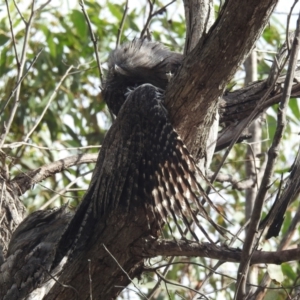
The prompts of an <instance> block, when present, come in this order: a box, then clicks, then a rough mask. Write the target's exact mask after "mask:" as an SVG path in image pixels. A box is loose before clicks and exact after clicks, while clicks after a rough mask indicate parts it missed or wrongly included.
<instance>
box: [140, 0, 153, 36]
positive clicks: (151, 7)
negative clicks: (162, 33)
mask: <svg viewBox="0 0 300 300" xmlns="http://www.w3.org/2000/svg"><path fill="white" fill-rule="evenodd" d="M148 3H149V13H148V18H147V21H146V23H145V25H144V28H143V30H142V31H141V35H140V38H141V39H142V38H143V37H144V36H145V33H146V32H147V30H148V28H149V24H150V22H151V19H152V11H153V3H152V1H151V0H148Z"/></svg>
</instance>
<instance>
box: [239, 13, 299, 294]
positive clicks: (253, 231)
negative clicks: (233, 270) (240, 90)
mask: <svg viewBox="0 0 300 300" xmlns="http://www.w3.org/2000/svg"><path fill="white" fill-rule="evenodd" d="M299 40H300V15H299V18H298V21H297V29H296V35H295V38H294V42H293V46H292V49H291V53H290V61H289V66H288V72H287V75H286V80H285V84H284V90H283V96H282V101H281V103H280V105H279V108H278V118H277V128H276V131H275V135H274V139H273V143H272V146H271V148H270V150H269V155H268V162H267V166H266V170H265V174H264V176H263V178H262V181H261V186H260V189H259V191H258V193H257V197H256V200H255V204H254V208H253V213H252V216H251V220H250V224H249V228H248V232H247V236H246V239H245V243H244V246H243V251H242V258H241V263H240V266H239V269H238V280H237V287H238V288H237V289H236V293H235V299H244V297H245V295H246V277H247V274H248V270H249V262H250V258H251V255H252V253H253V250H254V246H255V244H256V242H255V238H256V237H257V228H258V225H259V222H260V218H261V212H262V208H263V203H264V199H265V196H266V193H267V191H268V189H269V186H270V183H271V176H272V174H273V172H274V167H275V161H276V158H277V156H278V152H279V145H280V142H281V139H282V136H283V132H284V129H285V127H286V110H287V107H288V102H289V99H290V95H291V89H292V85H293V79H294V73H295V68H296V65H297V56H298V52H299Z"/></svg>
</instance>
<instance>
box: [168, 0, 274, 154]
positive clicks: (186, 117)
mask: <svg viewBox="0 0 300 300" xmlns="http://www.w3.org/2000/svg"><path fill="white" fill-rule="evenodd" d="M276 3H277V1H276V0H268V1H259V0H256V1H251V2H249V1H246V0H241V1H232V0H229V1H226V2H225V4H224V6H223V8H222V11H221V12H220V15H219V17H218V19H217V20H216V22H215V24H214V25H213V26H212V27H211V29H210V31H209V33H208V34H207V35H204V36H203V37H202V38H201V39H200V41H199V42H198V44H197V46H196V47H195V48H194V49H193V51H192V52H191V53H190V54H189V55H188V56H187V57H186V59H185V60H184V63H183V66H182V67H181V70H180V72H179V73H178V74H177V76H176V77H175V78H174V80H173V82H172V83H171V84H170V85H169V87H168V90H167V98H166V105H167V108H168V110H169V112H170V116H171V120H172V122H173V124H174V126H175V128H176V129H177V130H178V132H179V134H180V136H181V137H182V139H183V141H184V142H185V143H186V145H187V147H188V149H189V150H190V152H191V154H192V155H193V156H194V157H195V158H196V159H200V158H202V157H205V145H206V140H207V137H208V131H209V128H210V127H211V124H212V122H213V118H214V115H215V112H216V109H217V104H218V99H219V97H220V96H222V94H223V92H224V90H225V88H226V84H227V83H228V82H229V80H230V79H231V78H232V76H233V75H234V73H235V71H236V70H237V68H238V66H239V65H240V64H241V63H242V62H243V61H244V59H245V58H246V56H247V54H248V53H249V51H250V50H251V49H252V47H253V45H254V43H255V41H256V40H257V39H258V37H259V36H260V34H261V32H262V30H263V29H264V27H265V25H266V24H267V22H268V20H269V17H270V14H271V12H272V11H273V9H274V7H275V5H276ZM241 7H242V8H243V9H241ZM200 128H201V131H199V129H200Z"/></svg>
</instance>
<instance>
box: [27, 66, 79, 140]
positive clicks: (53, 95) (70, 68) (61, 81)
mask: <svg viewBox="0 0 300 300" xmlns="http://www.w3.org/2000/svg"><path fill="white" fill-rule="evenodd" d="M73 68H74V67H73V66H70V67H69V68H68V70H67V71H66V73H65V74H64V76H63V77H62V78H61V80H60V81H59V83H58V84H57V85H56V87H55V90H54V91H53V93H52V95H51V96H50V98H49V100H48V103H47V105H46V106H45V108H44V110H43V112H42V114H41V116H40V117H39V119H38V120H37V121H36V123H35V124H34V126H33V127H32V128H31V130H30V131H29V132H28V133H27V135H26V137H25V138H24V142H25V143H26V142H27V141H28V140H29V137H30V136H31V134H32V133H33V132H34V131H35V129H36V128H37V127H38V125H39V124H40V122H41V121H42V119H43V117H44V115H45V113H46V111H47V110H48V108H49V106H50V104H51V102H52V100H53V99H54V97H55V96H56V94H57V92H58V90H59V87H60V86H61V84H62V83H63V81H64V80H65V78H66V77H67V76H68V74H69V73H70V71H71V70H72V69H73Z"/></svg>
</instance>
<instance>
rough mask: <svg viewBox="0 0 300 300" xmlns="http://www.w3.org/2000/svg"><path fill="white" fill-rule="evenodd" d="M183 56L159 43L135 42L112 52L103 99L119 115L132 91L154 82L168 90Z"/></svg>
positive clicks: (136, 40) (155, 84)
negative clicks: (128, 94) (167, 87)
mask: <svg viewBox="0 0 300 300" xmlns="http://www.w3.org/2000/svg"><path fill="white" fill-rule="evenodd" d="M182 60H183V55H182V54H180V53H175V52H172V51H170V50H169V49H167V48H166V47H164V46H163V45H162V44H160V43H157V42H150V41H147V40H141V39H135V40H134V41H132V42H130V43H126V44H124V45H122V46H120V47H119V48H117V49H116V50H114V51H112V52H111V54H110V56H109V59H108V74H107V78H106V82H105V85H104V90H103V96H104V99H105V102H106V103H107V105H108V107H109V108H110V109H111V111H112V112H113V113H114V114H115V115H117V114H118V112H119V110H120V108H121V107H122V105H123V103H124V102H125V99H126V93H127V90H128V88H135V87H137V86H139V85H142V84H144V83H150V84H152V85H154V86H156V87H158V88H161V89H165V88H166V86H167V84H168V82H169V80H170V78H171V77H172V76H174V74H175V73H176V71H177V69H178V68H179V66H180V65H181V62H182Z"/></svg>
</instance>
